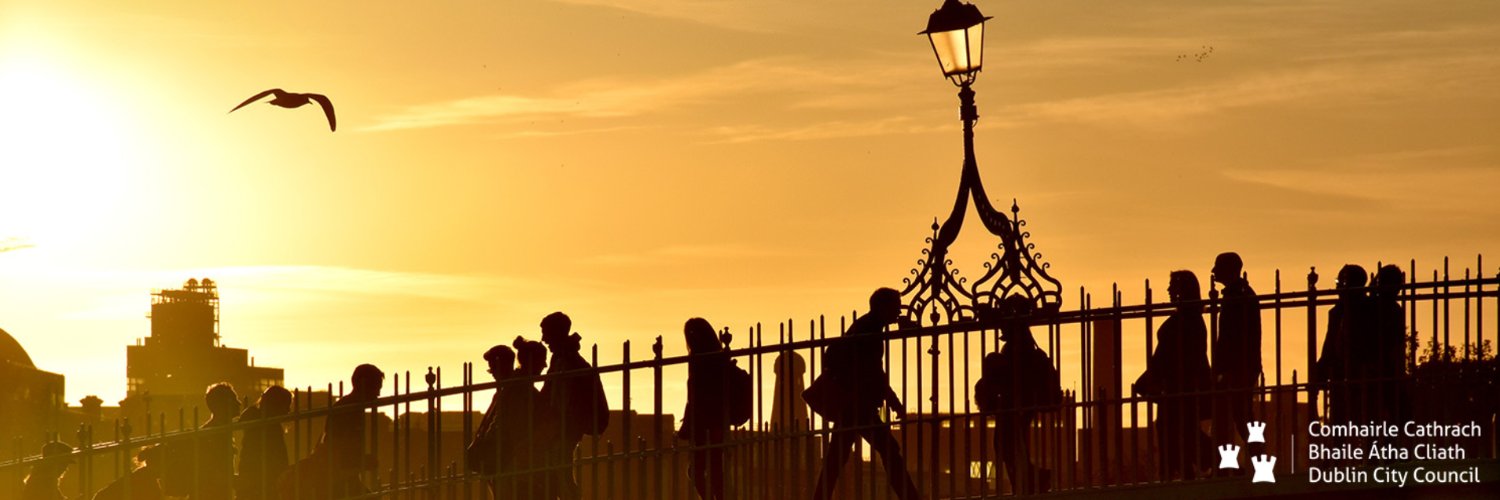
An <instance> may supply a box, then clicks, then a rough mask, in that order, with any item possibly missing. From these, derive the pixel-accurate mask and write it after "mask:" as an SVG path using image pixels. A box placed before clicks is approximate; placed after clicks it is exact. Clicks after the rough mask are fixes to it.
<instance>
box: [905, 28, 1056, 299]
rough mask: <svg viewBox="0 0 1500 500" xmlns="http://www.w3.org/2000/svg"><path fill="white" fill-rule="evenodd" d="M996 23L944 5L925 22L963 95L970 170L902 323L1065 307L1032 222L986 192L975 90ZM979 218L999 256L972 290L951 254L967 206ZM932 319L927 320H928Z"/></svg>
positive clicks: (909, 291)
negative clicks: (1020, 300) (1006, 308)
mask: <svg viewBox="0 0 1500 500" xmlns="http://www.w3.org/2000/svg"><path fill="white" fill-rule="evenodd" d="M989 19H990V18H989V17H987V16H985V15H984V14H982V13H980V12H979V8H978V7H975V6H974V5H972V4H967V3H960V2H959V0H944V2H943V5H942V6H941V7H939V8H938V9H937V10H936V11H934V12H933V13H932V15H931V16H929V17H928V18H927V29H925V30H923V31H922V32H921V34H924V35H927V38H928V41H929V42H930V43H931V44H932V52H933V55H935V56H937V60H938V68H939V69H940V70H941V71H942V72H943V76H944V77H946V78H948V79H949V80H950V81H952V82H953V84H954V85H957V86H958V87H959V91H958V98H959V118H960V119H961V120H962V121H963V124H964V164H963V172H962V174H961V176H960V179H959V187H958V196H957V198H956V199H954V201H953V209H952V211H951V212H950V213H949V214H948V218H947V219H945V220H944V221H943V222H942V224H941V225H940V224H938V223H937V221H935V220H934V221H933V225H932V231H933V234H932V236H931V237H929V238H928V242H929V243H931V247H930V248H928V249H926V250H924V251H923V253H924V254H926V255H925V257H924V258H923V259H922V260H919V261H918V267H917V268H915V269H912V270H911V272H910V274H911V275H912V276H911V277H908V278H906V279H905V280H903V281H905V283H906V287H905V289H904V290H903V291H902V296H903V297H905V298H906V304H905V310H904V313H905V314H904V317H903V319H904V320H906V322H907V323H909V324H910V323H918V324H920V323H922V322H923V320H924V319H925V320H927V321H928V322H930V323H931V324H936V323H939V322H941V321H947V322H956V321H968V320H976V319H978V320H983V319H987V318H993V317H997V316H999V314H1000V313H999V311H998V309H997V307H996V306H998V305H999V304H1000V299H1002V298H1005V297H1008V296H1011V295H1021V296H1025V297H1027V298H1029V299H1031V301H1032V304H1033V305H1034V307H1035V309H1036V310H1038V311H1056V310H1058V308H1060V306H1061V305H1062V293H1061V288H1062V285H1061V284H1060V283H1059V282H1058V281H1057V280H1056V279H1053V278H1052V277H1051V276H1049V275H1048V274H1047V271H1046V269H1047V268H1048V267H1049V266H1048V265H1047V264H1038V262H1037V261H1038V260H1040V258H1041V254H1039V253H1034V251H1033V250H1034V245H1032V244H1028V243H1026V241H1025V238H1026V237H1028V236H1030V234H1029V233H1027V232H1026V231H1025V226H1026V221H1023V220H1021V218H1020V207H1019V206H1018V205H1017V204H1016V203H1015V202H1012V203H1011V210H1010V212H1011V213H1010V214H1005V213H1003V212H1000V211H999V210H996V209H995V207H994V205H992V204H991V203H990V200H989V197H988V196H987V195H986V194H985V192H984V182H983V181H982V180H981V179H980V177H979V164H978V162H977V161H976V160H975V158H974V124H975V122H977V121H978V120H979V110H978V108H977V107H976V106H975V105H974V89H973V88H972V85H973V83H974V80H975V78H976V77H978V76H979V71H980V70H981V69H982V68H983V64H984V23H985V21H987V20H989ZM970 199H972V200H973V203H974V209H975V211H977V212H978V213H979V221H980V222H981V223H982V224H984V227H985V228H986V229H988V230H989V232H990V234H992V235H994V236H997V237H999V239H1000V244H999V249H998V251H996V252H994V253H993V254H991V257H992V259H994V260H993V261H992V262H988V263H986V264H985V265H984V267H985V272H984V273H983V274H982V275H981V276H980V277H979V278H978V279H976V280H974V281H973V282H972V283H969V281H968V279H967V278H961V277H959V276H958V274H959V273H958V271H957V270H952V269H950V266H952V261H951V260H950V259H949V258H948V247H949V245H951V244H952V243H953V241H954V240H955V239H957V238H958V233H959V230H960V229H961V228H962V227H963V223H964V215H965V213H966V211H967V208H968V205H969V200H970ZM923 313H926V316H927V317H926V318H924V317H923V316H924V314H923Z"/></svg>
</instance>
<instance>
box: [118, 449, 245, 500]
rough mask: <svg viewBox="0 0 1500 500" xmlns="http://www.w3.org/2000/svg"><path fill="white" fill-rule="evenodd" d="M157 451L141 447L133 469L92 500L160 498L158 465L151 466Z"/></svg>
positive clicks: (148, 499) (151, 499)
mask: <svg viewBox="0 0 1500 500" xmlns="http://www.w3.org/2000/svg"><path fill="white" fill-rule="evenodd" d="M159 451H160V448H158V447H155V446H148V447H145V448H142V449H141V451H140V452H137V453H136V455H135V463H136V467H135V469H134V470H132V471H130V472H129V473H127V474H125V476H124V477H121V478H119V479H116V480H114V482H111V483H109V485H108V486H105V487H104V489H101V490H99V492H98V493H95V494H94V500H161V498H162V492H161V485H160V484H158V483H157V479H158V478H159V477H160V475H161V474H160V471H159V470H158V468H159V467H160V466H159V465H158V466H152V461H154V460H156V458H157V455H158V452H159ZM238 498H245V497H244V496H240V497H238Z"/></svg>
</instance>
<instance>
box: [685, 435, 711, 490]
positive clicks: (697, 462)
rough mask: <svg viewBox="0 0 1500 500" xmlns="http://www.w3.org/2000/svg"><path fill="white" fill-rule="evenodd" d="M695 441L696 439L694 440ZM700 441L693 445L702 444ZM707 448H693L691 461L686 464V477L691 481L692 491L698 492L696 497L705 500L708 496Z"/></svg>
mask: <svg viewBox="0 0 1500 500" xmlns="http://www.w3.org/2000/svg"><path fill="white" fill-rule="evenodd" d="M695 441H696V440H695ZM702 445H703V443H701V442H694V443H693V446H695V447H696V446H702ZM707 467H708V450H702V449H695V450H693V463H691V464H689V465H688V477H689V478H691V479H692V481H693V491H696V492H698V498H701V499H704V500H707V499H708V498H709V496H708V469H707Z"/></svg>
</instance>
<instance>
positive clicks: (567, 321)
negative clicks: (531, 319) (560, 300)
mask: <svg viewBox="0 0 1500 500" xmlns="http://www.w3.org/2000/svg"><path fill="white" fill-rule="evenodd" d="M571 331H573V320H572V319H571V318H568V315H566V314H563V313H562V312H555V313H552V314H548V315H547V317H545V318H542V343H544V344H547V346H548V347H551V346H552V345H553V344H558V343H561V342H562V341H564V340H567V338H568V332H571Z"/></svg>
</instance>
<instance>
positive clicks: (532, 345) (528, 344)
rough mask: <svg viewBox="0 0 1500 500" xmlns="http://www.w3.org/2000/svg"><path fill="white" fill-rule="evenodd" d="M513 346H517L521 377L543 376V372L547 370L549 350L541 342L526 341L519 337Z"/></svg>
mask: <svg viewBox="0 0 1500 500" xmlns="http://www.w3.org/2000/svg"><path fill="white" fill-rule="evenodd" d="M511 345H513V346H515V348H516V359H517V360H518V361H520V362H521V371H520V375H521V376H523V377H534V376H537V375H541V374H542V370H543V369H545V368H547V348H546V347H543V346H542V343H541V342H537V341H535V340H526V339H525V338H522V337H521V336H519V335H517V336H516V340H515V341H514V342H511Z"/></svg>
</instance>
